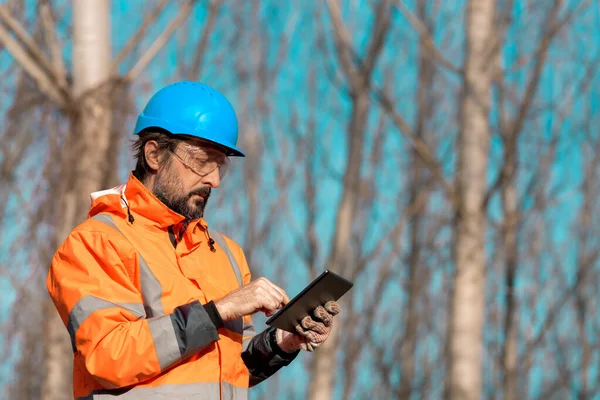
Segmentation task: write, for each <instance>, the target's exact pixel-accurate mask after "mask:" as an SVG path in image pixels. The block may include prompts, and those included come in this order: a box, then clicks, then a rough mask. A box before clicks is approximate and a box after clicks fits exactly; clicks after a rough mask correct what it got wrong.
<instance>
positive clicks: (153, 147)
mask: <svg viewBox="0 0 600 400" xmlns="http://www.w3.org/2000/svg"><path fill="white" fill-rule="evenodd" d="M159 153H160V152H159V150H158V143H157V142H156V140H148V142H147V143H146V144H145V145H144V156H145V157H146V163H147V164H148V166H149V167H150V168H151V169H152V170H153V171H158V167H159V165H160V154H159Z"/></svg>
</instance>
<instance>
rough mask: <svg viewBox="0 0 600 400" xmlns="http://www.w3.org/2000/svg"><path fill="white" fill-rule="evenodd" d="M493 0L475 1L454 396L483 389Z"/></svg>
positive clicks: (462, 157)
mask: <svg viewBox="0 0 600 400" xmlns="http://www.w3.org/2000/svg"><path fill="white" fill-rule="evenodd" d="M494 7H495V2H494V1H493V0H480V1H477V0H471V1H469V2H468V3H467V10H466V22H465V28H466V50H465V67H464V79H463V92H462V96H463V98H462V105H461V110H460V113H461V127H460V133H459V141H458V167H457V172H456V183H457V194H458V209H457V210H456V211H457V213H456V222H455V250H454V251H455V254H454V257H455V263H456V265H455V268H456V272H455V277H454V288H453V293H452V300H451V301H452V304H451V310H450V324H449V328H448V329H449V332H448V359H447V365H448V375H447V376H448V377H447V389H446V396H447V398H448V399H452V400H454V399H465V400H470V399H479V398H480V396H481V391H482V378H481V368H482V359H483V354H484V353H483V324H484V306H485V296H484V288H485V247H484V240H485V218H486V213H485V209H484V198H485V189H486V174H487V166H488V151H489V137H490V133H489V130H490V128H489V121H488V113H489V108H490V100H489V97H490V87H491V81H492V74H493V72H494V69H493V63H490V62H489V60H490V58H491V57H493V54H490V49H493V47H494V46H493V42H492V38H493V36H492V33H493V26H494Z"/></svg>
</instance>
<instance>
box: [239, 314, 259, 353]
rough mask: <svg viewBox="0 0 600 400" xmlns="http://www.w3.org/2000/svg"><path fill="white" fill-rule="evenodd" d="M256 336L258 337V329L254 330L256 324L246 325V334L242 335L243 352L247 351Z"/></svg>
mask: <svg viewBox="0 0 600 400" xmlns="http://www.w3.org/2000/svg"><path fill="white" fill-rule="evenodd" d="M254 335H256V329H255V328H254V324H253V323H252V321H250V322H248V323H245V324H244V333H243V334H242V336H243V338H244V339H243V341H242V351H246V349H247V348H248V346H249V345H250V341H251V340H252V338H253V337H254Z"/></svg>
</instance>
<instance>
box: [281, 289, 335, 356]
mask: <svg viewBox="0 0 600 400" xmlns="http://www.w3.org/2000/svg"><path fill="white" fill-rule="evenodd" d="M339 312H340V306H339V304H338V303H336V302H335V301H329V302H327V303H326V304H325V305H324V306H322V307H321V306H319V307H317V308H316V309H315V310H314V311H313V316H312V317H310V316H307V317H304V319H303V320H302V321H301V322H300V323H299V324H298V325H296V333H295V334H294V333H290V332H286V331H283V330H281V329H277V335H276V337H277V344H278V345H279V347H281V349H282V350H283V351H285V352H287V353H293V352H294V351H297V350H300V349H302V350H306V351H314V350H315V349H316V348H317V347H319V346H320V345H321V344H323V343H324V342H325V341H326V340H327V338H328V337H329V334H330V333H331V329H332V328H333V317H334V316H335V315H337V314H339Z"/></svg>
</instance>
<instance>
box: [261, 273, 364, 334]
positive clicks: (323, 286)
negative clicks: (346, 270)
mask: <svg viewBox="0 0 600 400" xmlns="http://www.w3.org/2000/svg"><path fill="white" fill-rule="evenodd" d="M352 286H354V284H353V283H352V282H350V281H348V280H347V279H345V278H343V277H341V276H340V275H338V274H336V273H335V272H333V271H330V270H325V271H324V272H323V273H322V274H321V275H319V276H318V277H317V278H315V279H314V280H313V281H312V282H311V283H310V284H308V286H306V287H305V288H304V289H302V291H301V292H300V293H298V295H296V296H295V297H294V298H293V299H292V300H290V302H289V303H287V304H286V305H285V306H283V307H282V308H281V309H279V311H277V313H276V314H274V315H272V316H271V317H270V318H269V319H268V320H267V321H266V322H265V323H266V324H267V325H269V326H272V327H274V328H279V329H283V330H284V331H288V332H292V333H295V332H296V329H295V327H296V324H298V323H299V322H300V321H301V320H302V318H304V317H306V316H308V315H310V312H311V311H312V310H314V309H315V308H317V307H318V306H320V305H324V304H325V303H327V302H328V301H330V300H334V301H337V300H339V298H340V297H342V296H343V295H344V294H345V293H346V292H347V291H348V290H350V289H351V288H352Z"/></svg>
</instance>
